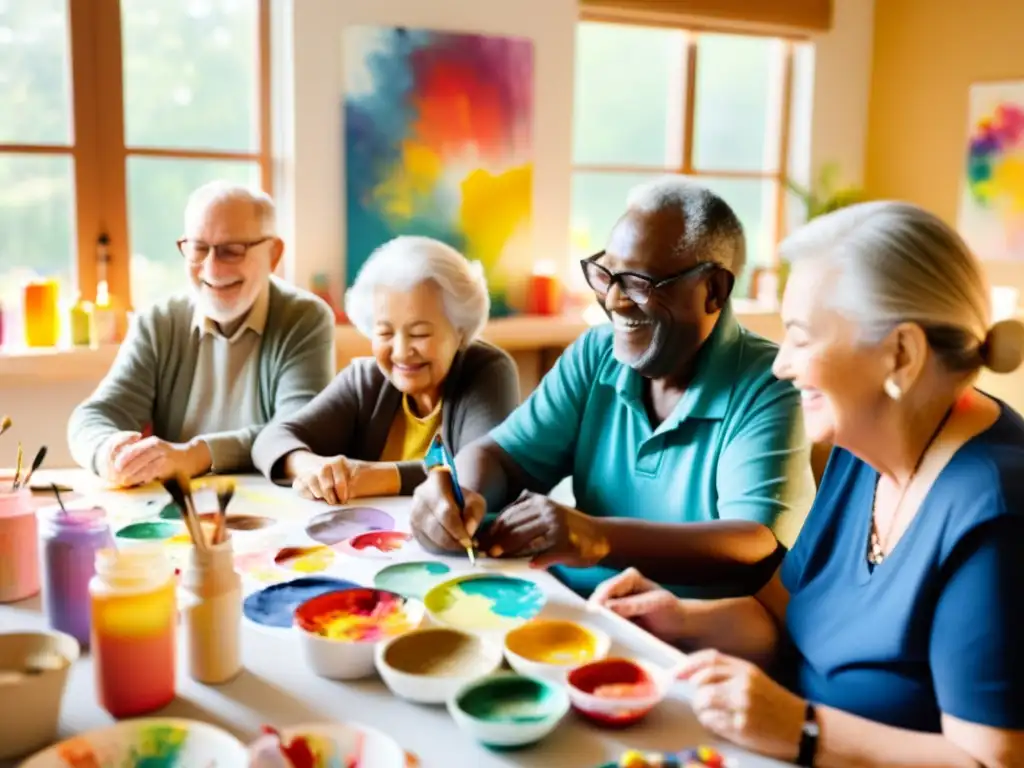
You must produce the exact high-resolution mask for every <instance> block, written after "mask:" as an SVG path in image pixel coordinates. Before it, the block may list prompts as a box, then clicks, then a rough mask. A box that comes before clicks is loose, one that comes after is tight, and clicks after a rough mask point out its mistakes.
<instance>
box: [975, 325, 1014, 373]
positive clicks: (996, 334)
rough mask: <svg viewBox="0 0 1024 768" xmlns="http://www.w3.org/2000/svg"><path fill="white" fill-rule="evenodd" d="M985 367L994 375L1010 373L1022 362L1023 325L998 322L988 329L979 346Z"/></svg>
mask: <svg viewBox="0 0 1024 768" xmlns="http://www.w3.org/2000/svg"><path fill="white" fill-rule="evenodd" d="M980 351H981V359H982V362H983V363H984V365H985V367H986V368H988V369H989V370H990V371H993V372H995V373H1010V372H1011V371H1015V370H1017V367H1018V366H1019V365H1020V364H1021V362H1022V361H1024V325H1022V324H1021V323H1020V321H1018V320H1000V321H999V322H998V323H996V324H995V325H993V326H992V327H991V328H989V329H988V333H987V334H985V341H984V342H982V345H981V350H980Z"/></svg>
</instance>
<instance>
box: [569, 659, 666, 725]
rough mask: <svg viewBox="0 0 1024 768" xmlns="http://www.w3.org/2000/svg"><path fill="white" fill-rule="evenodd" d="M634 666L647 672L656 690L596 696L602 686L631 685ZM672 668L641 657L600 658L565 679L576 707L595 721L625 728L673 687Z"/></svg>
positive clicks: (573, 704) (643, 715) (583, 665)
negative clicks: (643, 659) (614, 695)
mask: <svg viewBox="0 0 1024 768" xmlns="http://www.w3.org/2000/svg"><path fill="white" fill-rule="evenodd" d="M631 665H635V667H639V668H640V669H641V670H643V672H644V673H646V676H647V678H648V679H649V680H650V681H651V683H652V686H653V690H652V692H651V693H650V694H649V695H646V696H631V697H615V698H609V697H604V696H596V695H594V693H593V691H594V690H595V688H596V687H598V686H600V685H617V684H627V685H628V684H632V683H635V682H637V681H636V680H634V679H631V678H630V674H629V670H628V667H629V666H631ZM672 682H673V681H672V676H671V674H670V672H669V670H667V669H665V668H664V667H659V666H657V665H656V664H651V663H649V662H646V661H642V660H639V659H600V660H598V661H593V662H590V663H588V664H582V665H580V666H578V667H576V668H575V669H574V670H572V671H571V672H570V673H569V674H568V676H567V678H566V689H567V690H568V692H569V699H570V701H571V702H572V706H573V709H575V710H576V711H577V712H579V713H580V714H581V715H583V716H584V717H587V718H588V719H590V720H593V721H594V722H597V723H600V724H602V725H605V726H610V727H624V726H627V725H632V724H633V723H636V722H639V721H640V720H642V719H643V718H644V717H645V716H646V715H647V713H648V712H650V711H651V710H652V709H654V707H656V706H657V705H658V704H659V703H660V702H661V700H662V699H664V698H665V694H667V693H668V690H669V688H670V687H671V686H672Z"/></svg>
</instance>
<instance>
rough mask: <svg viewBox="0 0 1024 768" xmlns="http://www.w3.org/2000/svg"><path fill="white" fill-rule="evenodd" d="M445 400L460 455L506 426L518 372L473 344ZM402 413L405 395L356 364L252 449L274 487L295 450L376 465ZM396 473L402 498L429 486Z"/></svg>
mask: <svg viewBox="0 0 1024 768" xmlns="http://www.w3.org/2000/svg"><path fill="white" fill-rule="evenodd" d="M443 398H444V407H443V409H442V411H441V436H442V438H443V439H444V441H445V445H447V446H448V449H449V450H451V451H453V452H455V453H457V452H458V451H460V450H461V449H462V448H463V447H464V446H466V445H468V444H469V443H471V442H472V441H473V440H475V439H477V438H478V437H482V436H483V435H485V434H487V433H488V432H489V431H490V430H491V429H492V428H493V427H496V426H497V425H498V424H500V423H501V422H502V421H503V420H504V419H505V417H506V416H508V415H509V414H510V413H511V412H512V411H513V410H514V409H515V407H516V406H517V405H518V404H519V375H518V371H517V370H516V364H515V363H514V362H513V361H512V358H511V357H509V355H508V354H507V353H505V352H503V351H502V350H500V349H498V348H497V347H494V346H491V345H490V344H487V343H485V342H482V341H475V342H473V343H472V344H470V345H469V346H468V347H467V348H466V349H465V350H463V351H461V352H459V353H458V354H457V355H456V356H455V359H454V360H453V361H452V367H451V369H450V370H449V371H448V375H447V376H446V377H445V382H444V392H443ZM401 406H402V393H401V392H400V391H399V390H398V389H397V388H396V387H395V386H394V385H393V384H392V383H391V382H390V381H389V380H388V379H387V378H386V377H385V376H384V374H383V373H382V372H381V370H380V368H379V367H378V366H377V363H376V361H375V360H373V359H372V358H357V359H355V360H353V361H352V362H351V363H350V364H349V365H348V366H346V368H345V369H344V370H343V371H342V372H341V373H339V374H338V375H337V376H336V377H335V379H334V381H332V382H331V383H330V385H329V386H328V387H327V389H325V390H324V391H323V392H321V393H320V394H319V395H318V396H317V397H316V398H315V399H314V400H313V401H312V402H311V403H309V405H307V406H306V407H305V408H303V409H302V410H300V411H299V412H298V413H295V414H293V415H292V416H291V417H290V418H288V419H285V420H283V421H277V422H275V423H273V424H270V425H269V426H267V427H266V429H264V430H263V431H262V432H261V433H260V436H259V437H258V438H257V439H256V442H255V444H254V445H253V447H252V461H253V464H254V465H255V466H256V468H257V469H258V470H259V471H260V472H262V473H263V474H264V475H266V476H267V477H269V478H270V479H271V480H275V481H276V480H281V479H282V477H283V474H284V471H283V469H284V468H283V466H282V464H283V460H284V458H285V457H286V456H287V455H288V454H289V453H291V452H293V451H297V450H307V451H312V452H313V453H315V454H317V455H319V456H337V455H342V456H346V457H348V458H350V459H360V460H363V461H378V460H379V459H380V455H381V453H382V452H383V450H384V444H385V443H386V442H387V438H388V432H389V431H390V430H391V425H392V423H394V420H395V416H396V415H397V414H398V412H399V409H400V408H401ZM398 471H399V474H400V476H401V482H402V487H401V491H400V494H401V495H403V496H408V495H410V494H411V493H412V492H413V490H414V489H415V488H416V486H417V485H419V484H420V483H422V482H423V480H424V479H425V478H426V472H425V470H424V468H423V463H422V462H419V461H403V462H399V463H398Z"/></svg>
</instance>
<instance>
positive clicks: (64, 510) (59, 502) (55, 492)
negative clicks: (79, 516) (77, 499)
mask: <svg viewBox="0 0 1024 768" xmlns="http://www.w3.org/2000/svg"><path fill="white" fill-rule="evenodd" d="M50 487H51V488H53V495H54V496H56V497H57V505H58V506H59V507H60V511H61V513H62V514H65V515H66V514H67V513H68V510H67V508H66V507H65V506H64V502H63V501H62V500H61V498H60V489H59V488H58V487H57V484H56V483H53V484H51V486H50Z"/></svg>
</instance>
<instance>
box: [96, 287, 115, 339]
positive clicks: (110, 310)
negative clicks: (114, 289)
mask: <svg viewBox="0 0 1024 768" xmlns="http://www.w3.org/2000/svg"><path fill="white" fill-rule="evenodd" d="M93 327H94V328H95V331H96V333H95V336H96V343H97V344H117V343H118V342H119V341H120V338H119V335H120V334H119V333H118V328H117V312H116V310H115V309H114V306H113V304H112V303H111V300H110V289H109V288H108V287H107V281H106V280H100V282H99V284H97V286H96V304H95V306H94V307H93Z"/></svg>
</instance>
